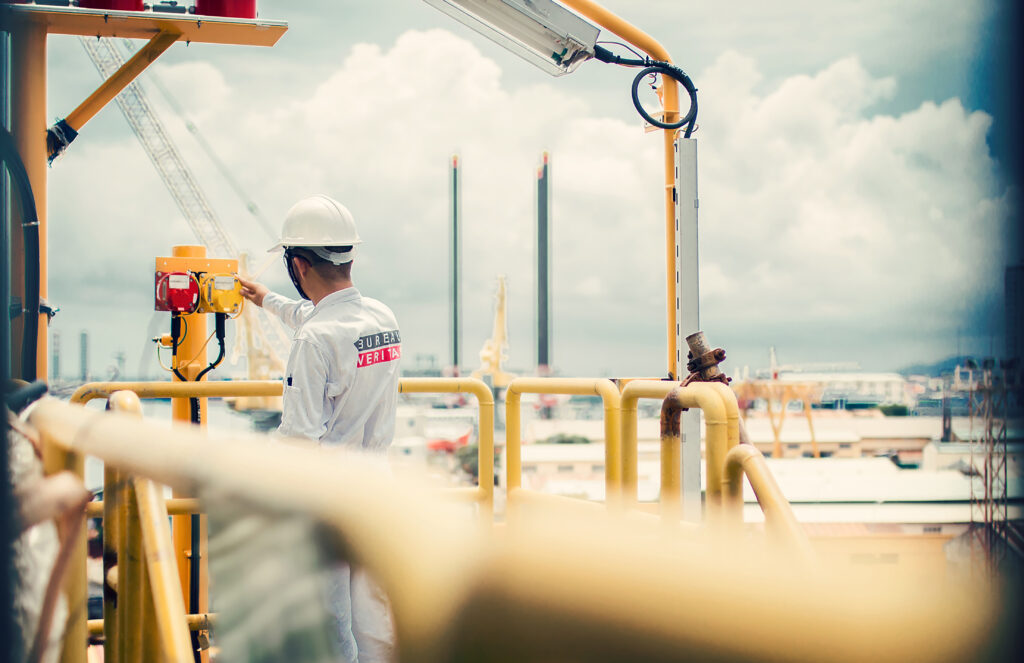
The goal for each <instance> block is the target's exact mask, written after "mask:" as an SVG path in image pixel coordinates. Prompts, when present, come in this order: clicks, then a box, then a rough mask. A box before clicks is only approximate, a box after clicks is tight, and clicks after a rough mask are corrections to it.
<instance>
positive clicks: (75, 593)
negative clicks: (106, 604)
mask: <svg viewBox="0 0 1024 663" xmlns="http://www.w3.org/2000/svg"><path fill="white" fill-rule="evenodd" d="M65 470H68V471H71V472H74V473H75V475H76V476H77V477H79V478H80V479H82V478H84V477H85V458H84V457H82V456H81V455H79V454H76V453H71V452H69V451H64V450H63V449H61V448H60V447H58V446H56V445H55V444H53V443H52V442H50V441H49V440H48V439H47V438H46V437H45V436H44V437H43V471H44V472H45V473H46V475H47V476H50V475H53V474H57V473H58V472H63V471H65ZM81 517H82V518H83V519H84V518H85V514H84V513H83V514H82V515H81ZM81 532H82V533H81V534H80V535H79V537H78V541H77V542H76V543H75V549H74V551H73V552H72V553H71V557H70V559H69V561H68V568H67V571H66V575H65V579H64V594H65V596H66V597H67V602H68V620H67V622H66V625H65V629H64V648H63V651H62V652H61V658H60V660H61V661H62V663H85V660H86V647H87V646H88V642H89V630H88V623H87V620H88V616H89V614H88V613H89V609H88V590H89V586H88V581H87V579H86V558H87V557H88V550H87V546H88V541H87V540H86V539H87V537H86V535H85V528H84V527H82V528H81ZM66 536H68V533H67V532H66V531H61V532H60V537H61V539H62V540H63V539H64V538H65V537H66Z"/></svg>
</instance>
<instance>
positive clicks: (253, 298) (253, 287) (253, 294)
mask: <svg viewBox="0 0 1024 663" xmlns="http://www.w3.org/2000/svg"><path fill="white" fill-rule="evenodd" d="M235 278H236V279H238V282H239V283H241V284H242V296H243V297H245V298H246V299H248V300H249V301H250V302H252V303H253V304H255V305H256V306H263V298H264V297H266V296H267V293H268V292H270V288H268V287H267V286H265V285H263V284H262V283H259V282H257V281H250V280H249V279H244V278H242V277H241V276H239V275H238V274H235Z"/></svg>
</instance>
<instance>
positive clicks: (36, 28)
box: [5, 19, 84, 660]
mask: <svg viewBox="0 0 1024 663" xmlns="http://www.w3.org/2000/svg"><path fill="white" fill-rule="evenodd" d="M15 20H17V19H15ZM13 28H14V29H13V30H12V31H11V33H10V34H11V125H10V126H11V129H12V133H13V135H14V142H15V145H17V148H18V153H19V154H20V156H21V160H22V161H23V162H24V164H25V171H26V173H27V174H28V179H29V182H31V184H32V194H33V196H34V197H35V205H36V214H37V215H38V217H39V296H40V297H41V298H46V297H47V296H48V292H49V285H48V282H49V278H48V273H49V260H48V257H47V245H48V242H47V232H48V224H47V214H46V207H47V205H46V201H47V195H46V184H47V182H46V178H47V162H46V113H47V110H46V60H47V56H46V40H47V37H46V25H45V24H40V23H37V22H34V21H30V20H26V21H24V22H18V23H17V24H16V25H14V26H13ZM5 29H7V28H5ZM17 209H18V208H17V207H15V210H16V211H15V212H14V213H13V214H12V218H11V247H10V259H11V261H10V270H11V296H12V297H18V298H20V300H21V302H22V303H23V304H24V303H25V246H24V243H23V237H22V232H21V222H22V216H21V212H20V211H17ZM5 261H6V256H5ZM5 269H6V267H5ZM25 315H30V314H25ZM25 315H19V316H18V317H16V318H14V319H13V320H11V349H12V352H11V374H12V375H14V376H21V375H22V366H21V346H22V340H23V335H24V321H25ZM38 315H39V334H38V340H37V343H36V377H38V378H40V379H43V380H45V379H47V378H48V377H49V375H48V372H47V366H48V354H49V353H48V348H49V346H48V343H47V325H48V323H49V318H48V317H47V316H46V314H38ZM75 637H78V634H77V633H76V634H75ZM82 656H83V657H84V650H83V654H82ZM76 660H78V659H76ZM81 660H84V658H82V659H81Z"/></svg>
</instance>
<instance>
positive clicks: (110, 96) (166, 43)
mask: <svg viewBox="0 0 1024 663" xmlns="http://www.w3.org/2000/svg"><path fill="white" fill-rule="evenodd" d="M180 36H181V35H180V33H178V32H173V31H170V30H165V31H161V32H159V33H158V34H157V35H156V36H154V37H153V38H152V39H150V40H149V42H148V43H147V44H146V45H145V46H143V47H142V48H140V49H139V50H138V51H136V52H135V55H133V56H132V57H131V58H129V59H128V61H127V62H125V63H124V64H123V65H121V67H120V69H118V70H117V71H115V72H114V73H113V74H111V76H110V78H108V79H107V80H105V81H103V83H102V84H101V85H100V86H99V87H98V88H96V90H95V91H94V92H93V93H92V94H90V95H89V96H88V97H86V99H85V101H83V102H82V103H80V104H79V105H78V107H77V108H75V110H73V111H71V112H70V113H68V116H67V117H66V118H64V120H65V121H66V122H67V123H68V126H70V127H71V128H72V129H74V130H75V131H81V130H82V127H84V126H85V123H86V122H88V121H89V120H91V119H92V118H93V117H95V116H96V113H98V112H100V110H101V109H102V108H103V107H104V106H106V105H107V104H108V103H110V102H111V101H113V100H114V97H116V96H117V95H118V93H119V92H121V90H123V89H125V88H126V87H128V85H130V84H131V82H132V81H134V80H135V79H136V78H137V77H138V75H139V74H141V73H142V72H143V71H145V70H146V67H148V66H149V65H151V64H153V62H155V61H156V59H157V58H158V57H160V55H162V54H163V52H164V51H166V50H167V49H168V48H170V47H171V44H173V43H174V42H176V41H178V38H179V37H180Z"/></svg>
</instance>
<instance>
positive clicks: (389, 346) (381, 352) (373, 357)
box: [355, 329, 402, 368]
mask: <svg viewBox="0 0 1024 663" xmlns="http://www.w3.org/2000/svg"><path fill="white" fill-rule="evenodd" d="M355 346H356V350H358V351H359V359H358V361H357V362H356V368H363V367H366V366H373V365H374V364H382V363H384V362H388V361H395V360H396V359H399V358H401V356H402V339H401V337H400V336H399V334H398V330H397V329H394V330H391V331H382V332H377V333H376V334H368V335H367V336H362V337H360V338H359V339H358V340H357V341H356V342H355Z"/></svg>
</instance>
